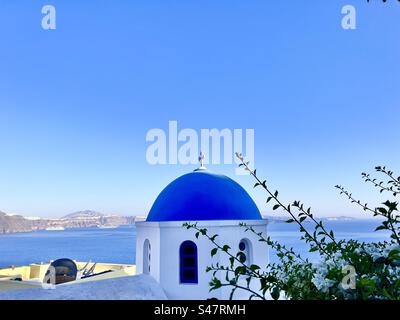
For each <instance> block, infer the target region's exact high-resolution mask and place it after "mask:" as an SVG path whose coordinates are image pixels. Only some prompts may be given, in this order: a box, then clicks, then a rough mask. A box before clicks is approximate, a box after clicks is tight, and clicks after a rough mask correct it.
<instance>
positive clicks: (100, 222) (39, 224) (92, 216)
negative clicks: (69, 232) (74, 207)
mask: <svg viewBox="0 0 400 320" xmlns="http://www.w3.org/2000/svg"><path fill="white" fill-rule="evenodd" d="M134 223H135V216H120V215H108V214H103V213H100V212H96V211H92V210H84V211H78V212H74V213H71V214H68V215H66V216H64V217H61V218H55V219H49V218H39V217H24V216H22V215H13V214H6V213H4V212H2V211H0V234H5V233H15V232H32V231H36V230H64V229H68V228H90V227H97V228H113V227H118V226H120V225H130V224H134Z"/></svg>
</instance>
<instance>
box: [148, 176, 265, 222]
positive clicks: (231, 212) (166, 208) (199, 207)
mask: <svg viewBox="0 0 400 320" xmlns="http://www.w3.org/2000/svg"><path fill="white" fill-rule="evenodd" d="M261 219H262V217H261V214H260V211H259V210H258V208H257V206H256V204H255V203H254V201H253V200H252V199H251V198H250V196H249V195H248V194H247V192H246V191H245V190H244V189H243V188H242V187H241V186H240V185H239V184H238V183H236V182H235V181H233V180H232V179H230V178H228V177H226V176H223V175H219V174H214V173H210V172H208V171H206V170H198V171H194V172H191V173H188V174H185V175H183V176H181V177H179V178H177V179H176V180H174V181H172V182H171V183H170V184H169V185H168V186H167V187H166V188H165V189H164V190H163V191H162V192H161V193H160V194H159V196H158V197H157V199H156V201H155V202H154V204H153V207H152V208H151V210H150V212H149V215H148V216H147V220H146V221H201V220H261Z"/></svg>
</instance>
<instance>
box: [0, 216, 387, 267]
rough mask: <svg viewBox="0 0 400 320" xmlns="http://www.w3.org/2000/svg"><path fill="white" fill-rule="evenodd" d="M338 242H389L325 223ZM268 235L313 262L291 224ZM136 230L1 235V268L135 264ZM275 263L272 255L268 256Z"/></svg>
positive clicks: (345, 224)
mask: <svg viewBox="0 0 400 320" xmlns="http://www.w3.org/2000/svg"><path fill="white" fill-rule="evenodd" d="M326 225H327V227H329V228H331V229H333V230H334V232H335V233H336V236H337V237H338V238H347V239H350V238H351V239H356V240H360V241H380V240H385V239H388V235H387V233H384V232H382V231H379V232H374V229H375V227H376V226H377V225H378V221H376V220H375V221H370V220H354V221H335V222H333V221H332V222H327V223H326ZM268 232H269V235H271V237H272V238H273V239H276V240H279V241H280V242H281V243H284V244H286V245H288V246H291V247H293V248H295V249H296V250H297V251H298V252H300V253H302V254H303V255H304V256H308V257H310V258H313V256H312V254H310V253H308V249H307V246H306V245H305V244H304V243H303V242H301V241H299V238H300V234H299V232H298V231H297V228H296V226H295V225H293V224H287V223H271V224H269V226H268ZM135 241H136V230H135V227H134V226H123V227H119V228H116V229H98V228H88V229H68V230H64V231H37V232H31V233H18V234H10V235H0V267H5V266H10V265H26V264H30V263H34V262H47V261H49V260H55V259H58V258H64V257H67V258H71V259H75V260H80V261H88V260H91V261H94V262H115V263H135ZM270 257H271V260H272V261H275V258H274V255H273V254H271V255H270Z"/></svg>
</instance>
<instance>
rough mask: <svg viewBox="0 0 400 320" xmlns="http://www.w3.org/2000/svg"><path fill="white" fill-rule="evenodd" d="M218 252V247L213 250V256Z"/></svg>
mask: <svg viewBox="0 0 400 320" xmlns="http://www.w3.org/2000/svg"><path fill="white" fill-rule="evenodd" d="M217 252H218V248H213V249H212V250H211V257H213V256H215V255H216V254H217Z"/></svg>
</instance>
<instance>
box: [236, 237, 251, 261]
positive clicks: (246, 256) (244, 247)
mask: <svg viewBox="0 0 400 320" xmlns="http://www.w3.org/2000/svg"><path fill="white" fill-rule="evenodd" d="M239 252H241V255H240V256H239V259H240V261H241V262H242V263H245V264H246V265H251V264H252V260H253V259H252V258H253V257H252V248H251V243H250V241H249V240H248V239H242V240H240V242H239Z"/></svg>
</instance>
